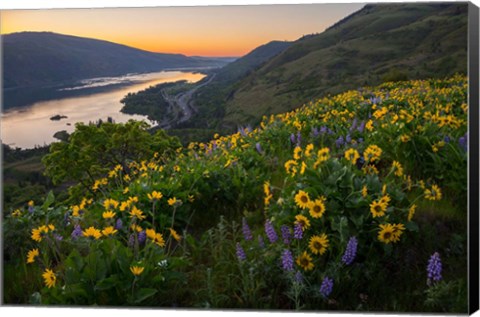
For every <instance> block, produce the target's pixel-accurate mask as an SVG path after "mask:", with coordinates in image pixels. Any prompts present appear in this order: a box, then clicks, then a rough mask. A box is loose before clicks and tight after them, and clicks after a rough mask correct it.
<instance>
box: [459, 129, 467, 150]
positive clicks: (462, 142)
mask: <svg viewBox="0 0 480 317" xmlns="http://www.w3.org/2000/svg"><path fill="white" fill-rule="evenodd" d="M458 143H459V144H460V146H461V147H462V149H463V150H464V151H465V152H467V150H468V132H466V133H465V135H464V136H462V137H460V138H459V139H458Z"/></svg>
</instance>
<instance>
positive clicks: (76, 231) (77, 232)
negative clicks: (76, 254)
mask: <svg viewBox="0 0 480 317" xmlns="http://www.w3.org/2000/svg"><path fill="white" fill-rule="evenodd" d="M81 236H82V227H80V225H75V227H74V229H73V231H72V235H71V237H72V240H77V239H78V238H79V237H81Z"/></svg>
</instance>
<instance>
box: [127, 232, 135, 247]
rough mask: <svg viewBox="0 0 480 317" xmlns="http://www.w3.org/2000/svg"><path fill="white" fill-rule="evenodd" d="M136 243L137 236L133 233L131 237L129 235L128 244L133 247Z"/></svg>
mask: <svg viewBox="0 0 480 317" xmlns="http://www.w3.org/2000/svg"><path fill="white" fill-rule="evenodd" d="M134 245H135V236H134V235H133V234H131V235H130V236H129V237H128V246H129V247H130V248H133V246H134Z"/></svg>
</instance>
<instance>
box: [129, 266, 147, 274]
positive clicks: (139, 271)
mask: <svg viewBox="0 0 480 317" xmlns="http://www.w3.org/2000/svg"><path fill="white" fill-rule="evenodd" d="M144 269H145V268H143V267H141V266H131V267H130V271H131V272H132V274H133V275H135V276H139V275H140V274H142V273H143V270H144Z"/></svg>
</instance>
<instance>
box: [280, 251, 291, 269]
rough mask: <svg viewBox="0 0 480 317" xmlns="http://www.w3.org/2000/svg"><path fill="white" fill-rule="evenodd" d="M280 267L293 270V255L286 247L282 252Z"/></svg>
mask: <svg viewBox="0 0 480 317" xmlns="http://www.w3.org/2000/svg"><path fill="white" fill-rule="evenodd" d="M282 268H283V269H284V270H285V271H288V272H290V271H293V255H292V252H290V250H288V249H285V250H284V251H283V253H282Z"/></svg>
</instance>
